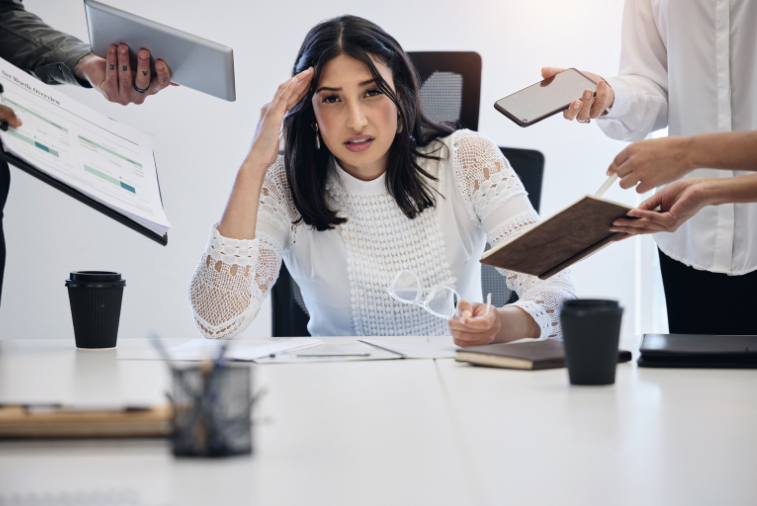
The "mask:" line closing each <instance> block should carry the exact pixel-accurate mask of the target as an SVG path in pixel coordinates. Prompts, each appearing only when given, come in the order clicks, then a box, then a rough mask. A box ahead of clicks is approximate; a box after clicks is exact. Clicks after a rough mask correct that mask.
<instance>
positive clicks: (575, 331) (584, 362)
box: [560, 299, 623, 385]
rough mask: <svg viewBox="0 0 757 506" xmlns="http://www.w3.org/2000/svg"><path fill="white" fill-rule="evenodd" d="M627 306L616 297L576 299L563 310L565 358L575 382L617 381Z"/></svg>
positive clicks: (574, 383)
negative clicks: (624, 315) (619, 303)
mask: <svg viewBox="0 0 757 506" xmlns="http://www.w3.org/2000/svg"><path fill="white" fill-rule="evenodd" d="M622 317H623V308H622V307H620V306H619V305H618V302H617V301H614V300H602V299H575V300H568V301H565V303H563V306H562V309H561V310H560V324H561V325H562V332H563V341H564V343H565V362H566V365H567V366H568V375H569V377H570V382H571V384H573V385H611V384H613V383H615V368H616V366H617V364H618V342H619V340H620V322H621V320H622Z"/></svg>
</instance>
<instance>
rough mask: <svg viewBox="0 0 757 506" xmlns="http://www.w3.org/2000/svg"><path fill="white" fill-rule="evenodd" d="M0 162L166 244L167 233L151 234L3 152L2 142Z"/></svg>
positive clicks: (139, 225) (144, 228)
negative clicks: (6, 163)
mask: <svg viewBox="0 0 757 506" xmlns="http://www.w3.org/2000/svg"><path fill="white" fill-rule="evenodd" d="M0 160H3V161H5V162H8V164H10V165H13V166H14V167H16V168H17V169H20V170H23V171H24V172H26V173H27V174H29V175H31V176H34V177H36V178H37V179H39V180H40V181H42V182H44V183H47V184H49V185H50V186H52V187H53V188H55V189H57V190H60V191H62V192H63V193H65V194H66V195H68V196H69V197H71V198H73V199H76V200H78V201H79V202H81V203H83V204H85V205H87V206H89V207H91V208H92V209H94V210H95V211H99V212H101V213H102V214H104V215H105V216H108V217H109V218H112V219H114V220H116V221H117V222H119V223H121V224H122V225H126V226H127V227H129V228H130V229H132V230H134V231H136V232H139V233H140V234H142V235H144V236H145V237H147V238H149V239H152V240H153V241H155V242H157V243H158V244H160V245H162V246H166V245H167V244H168V233H167V232H166V233H165V234H163V235H160V234H158V233H156V232H153V231H152V230H150V229H149V228H147V227H145V226H144V225H141V224H139V223H137V222H136V221H134V220H132V219H131V218H129V217H127V216H124V215H123V214H121V213H119V212H118V211H116V210H115V209H111V208H110V207H108V206H106V205H105V204H102V203H100V202H98V201H96V200H95V199H93V198H92V197H89V196H87V195H85V194H84V193H82V192H80V191H79V190H77V189H75V188H71V187H70V186H68V185H67V184H66V183H64V182H62V181H59V180H58V179H55V178H54V177H52V176H50V175H48V174H45V173H44V172H42V171H41V170H39V169H37V168H35V167H33V166H32V165H30V164H29V163H27V162H25V161H24V160H22V159H21V158H19V157H17V156H15V155H12V154H10V153H7V152H6V151H5V147H4V146H3V144H2V141H0ZM160 203H161V205H163V196H162V195H161V197H160Z"/></svg>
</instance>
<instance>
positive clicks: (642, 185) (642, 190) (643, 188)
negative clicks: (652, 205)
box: [636, 181, 655, 193]
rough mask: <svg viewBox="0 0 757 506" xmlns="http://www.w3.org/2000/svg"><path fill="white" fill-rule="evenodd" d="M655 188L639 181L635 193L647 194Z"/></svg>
mask: <svg viewBox="0 0 757 506" xmlns="http://www.w3.org/2000/svg"><path fill="white" fill-rule="evenodd" d="M654 188H655V186H654V185H653V184H651V183H649V182H647V181H640V182H639V185H638V186H637V187H636V193H647V192H648V191H649V190H653V189H654Z"/></svg>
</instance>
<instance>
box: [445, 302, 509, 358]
mask: <svg viewBox="0 0 757 506" xmlns="http://www.w3.org/2000/svg"><path fill="white" fill-rule="evenodd" d="M487 308H488V311H489V313H488V314H486V312H487ZM457 311H458V314H460V318H459V319H457V320H450V322H449V329H450V331H451V333H452V337H453V338H454V339H455V344H456V345H457V346H462V347H467V346H482V345H484V344H489V343H491V342H493V341H494V339H495V338H496V337H497V334H498V333H499V330H500V328H501V327H502V324H501V323H500V321H499V316H498V314H497V309H496V308H495V307H493V306H491V307H487V304H482V303H479V302H476V303H475V304H471V303H470V302H468V301H465V300H461V301H460V302H459V303H458V305H457ZM484 315H486V316H484Z"/></svg>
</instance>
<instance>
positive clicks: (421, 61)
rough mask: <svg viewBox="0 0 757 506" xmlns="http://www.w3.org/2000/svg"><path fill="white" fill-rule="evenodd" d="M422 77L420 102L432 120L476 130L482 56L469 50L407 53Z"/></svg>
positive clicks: (479, 100)
mask: <svg viewBox="0 0 757 506" xmlns="http://www.w3.org/2000/svg"><path fill="white" fill-rule="evenodd" d="M407 54H408V56H409V57H410V59H411V60H412V61H413V64H415V68H416V69H418V74H419V75H420V78H421V103H422V104H423V110H424V112H425V113H426V114H427V115H428V116H429V117H430V118H431V119H432V120H434V121H448V122H453V123H454V122H458V121H459V124H460V126H462V127H463V128H469V129H471V130H478V113H479V110H480V109H481V107H480V105H481V56H480V55H479V54H478V53H474V52H471V51H461V52H409V53H407Z"/></svg>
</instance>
